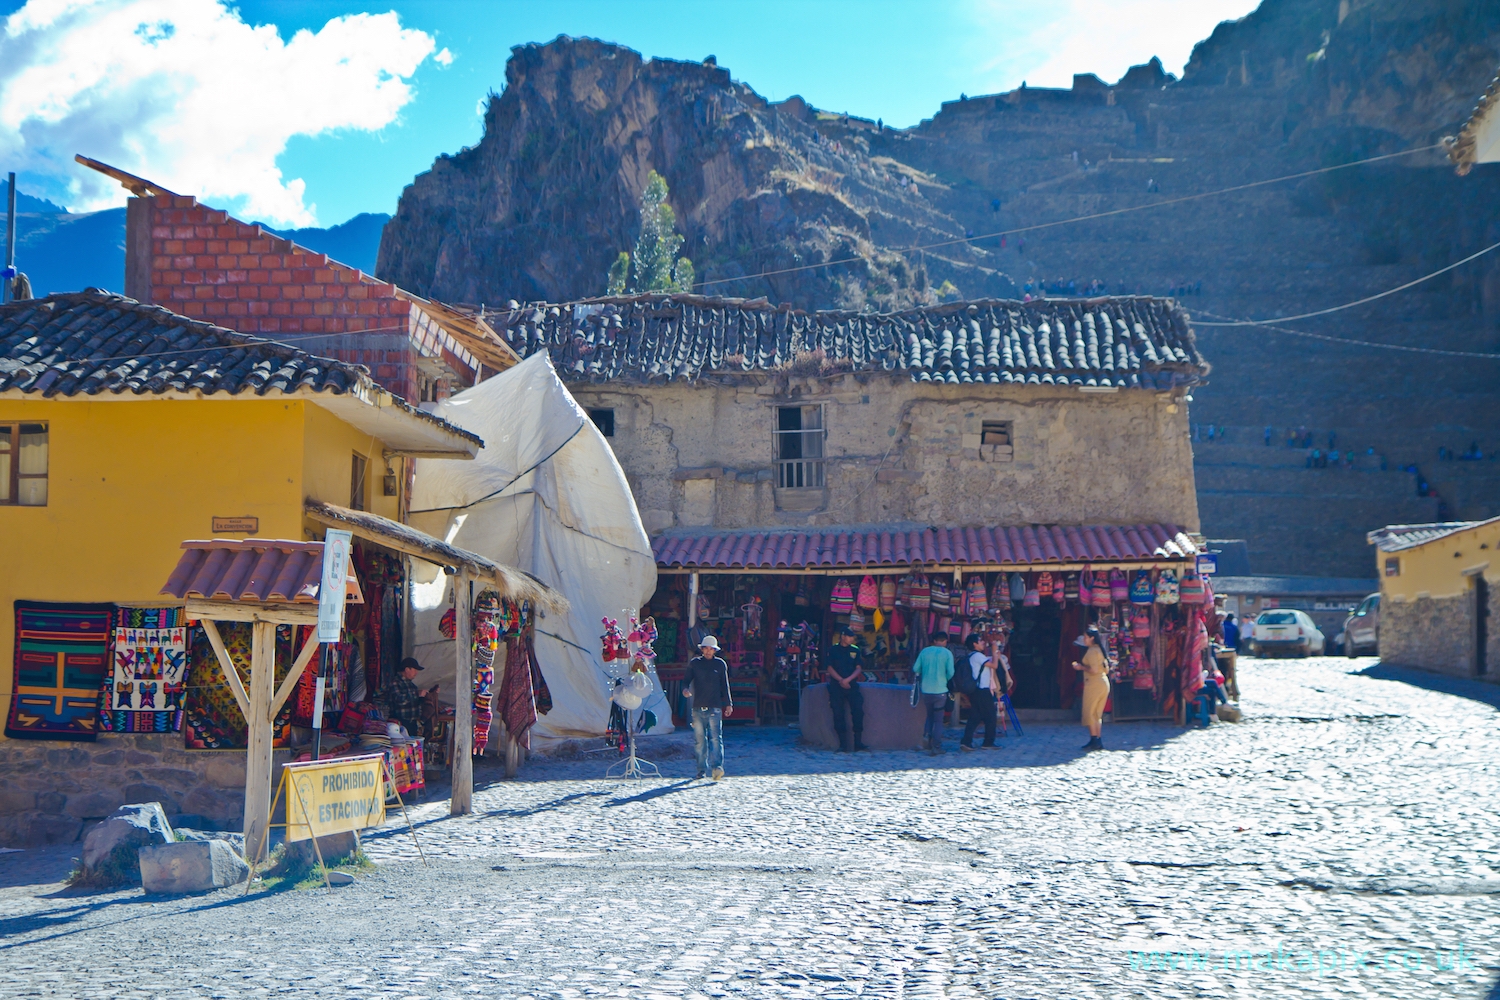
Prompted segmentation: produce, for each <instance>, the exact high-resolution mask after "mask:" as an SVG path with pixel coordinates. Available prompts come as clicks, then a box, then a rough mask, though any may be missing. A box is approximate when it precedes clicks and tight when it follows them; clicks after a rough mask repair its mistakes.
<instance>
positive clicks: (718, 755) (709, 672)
mask: <svg viewBox="0 0 1500 1000" xmlns="http://www.w3.org/2000/svg"><path fill="white" fill-rule="evenodd" d="M687 679H688V684H687V688H686V692H685V693H686V694H687V695H688V697H689V698H691V699H692V700H693V754H694V756H696V757H697V758H698V773H697V774H696V775H695V777H698V778H702V777H704V776H705V775H707V774H710V773H711V774H712V775H713V779H714V780H715V781H718V780H719V779H720V778H722V777H724V713H725V712H727V711H730V710H732V709H733V708H734V701H733V699H732V698H731V696H730V693H729V664H727V663H725V662H724V658H723V657H721V656H720V655H719V640H718V639H715V638H714V637H713V636H711V635H705V636H704V637H703V638H702V639H701V640H699V643H698V655H697V656H695V657H693V658H692V659H691V660H690V661H688V666H687Z"/></svg>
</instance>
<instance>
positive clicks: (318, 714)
mask: <svg viewBox="0 0 1500 1000" xmlns="http://www.w3.org/2000/svg"><path fill="white" fill-rule="evenodd" d="M353 544H354V534H353V532H349V531H339V530H338V529H336V528H329V529H328V530H327V531H326V532H324V534H323V579H322V582H321V583H319V585H318V642H319V643H320V644H321V645H322V654H323V655H322V656H321V657H320V658H319V660H318V687H317V694H316V695H315V696H314V697H313V716H312V724H313V745H312V759H313V760H317V759H318V758H319V756H321V754H322V752H323V689H324V686H325V685H326V684H327V683H328V660H329V656H330V655H331V653H332V648H331V647H332V645H333V644H334V643H336V642H338V641H339V639H340V638H341V636H342V634H343V629H344V599H345V596H346V592H347V587H346V586H345V583H344V581H345V578H346V577H348V575H349V547H350V546H351V545H353Z"/></svg>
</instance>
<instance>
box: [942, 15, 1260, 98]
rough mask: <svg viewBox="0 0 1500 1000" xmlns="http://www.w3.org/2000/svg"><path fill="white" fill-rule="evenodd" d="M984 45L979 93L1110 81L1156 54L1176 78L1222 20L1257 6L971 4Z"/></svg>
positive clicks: (976, 40) (978, 41) (976, 38)
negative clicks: (1076, 79)
mask: <svg viewBox="0 0 1500 1000" xmlns="http://www.w3.org/2000/svg"><path fill="white" fill-rule="evenodd" d="M972 2H973V4H974V7H973V9H974V13H975V20H976V22H977V26H978V28H979V30H978V31H977V32H976V33H975V36H974V37H973V38H971V40H970V43H971V45H976V44H977V45H982V46H984V47H985V48H986V49H987V51H988V54H987V56H986V57H985V58H984V59H983V66H982V69H983V72H982V76H983V78H984V80H985V82H986V83H987V84H988V86H987V87H986V90H994V91H1000V90H1010V89H1012V88H1014V87H1016V86H1018V85H1019V84H1020V83H1021V81H1022V80H1025V81H1026V83H1027V84H1028V85H1029V86H1033V87H1070V86H1072V84H1073V74H1074V73H1095V74H1097V75H1098V76H1099V78H1100V79H1101V80H1103V81H1104V82H1106V83H1114V82H1115V81H1116V80H1118V79H1119V78H1120V77H1122V76H1124V75H1125V71H1126V70H1127V69H1129V68H1130V67H1131V66H1134V65H1138V64H1140V63H1144V62H1146V61H1147V60H1149V59H1150V58H1151V57H1152V56H1160V57H1161V61H1162V66H1163V67H1165V69H1166V71H1167V72H1168V73H1175V74H1177V75H1178V76H1179V77H1180V76H1181V75H1182V68H1183V66H1184V65H1186V63H1187V60H1188V57H1189V56H1190V55H1191V54H1192V51H1193V46H1194V45H1195V44H1197V43H1198V42H1200V41H1202V40H1203V39H1205V38H1207V37H1208V36H1209V35H1210V34H1211V33H1212V32H1213V30H1214V28H1215V27H1216V26H1217V25H1218V24H1219V22H1221V21H1228V20H1233V19H1235V18H1239V17H1244V16H1245V15H1246V14H1248V13H1250V12H1251V11H1252V10H1254V9H1255V8H1256V7H1257V6H1259V0H1128V2H1120V0H1061V2H1058V3H1054V4H1049V5H1045V6H1043V5H1038V4H1035V3H1030V2H1026V0H972Z"/></svg>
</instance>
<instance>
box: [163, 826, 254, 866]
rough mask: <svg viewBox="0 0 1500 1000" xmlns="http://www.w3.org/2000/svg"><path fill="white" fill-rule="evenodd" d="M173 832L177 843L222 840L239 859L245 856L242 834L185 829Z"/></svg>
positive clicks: (243, 836)
mask: <svg viewBox="0 0 1500 1000" xmlns="http://www.w3.org/2000/svg"><path fill="white" fill-rule="evenodd" d="M173 832H174V833H175V834H177V839H178V840H179V841H185V840H191V841H207V840H222V841H223V842H224V843H226V844H228V845H229V846H230V847H232V848H234V849H235V852H236V853H237V854H239V856H240V857H242V858H243V857H244V856H245V835H244V834H243V833H233V832H231V831H228V830H192V829H189V828H187V827H177V828H176V829H175V830H173Z"/></svg>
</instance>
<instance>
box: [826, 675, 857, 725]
mask: <svg viewBox="0 0 1500 1000" xmlns="http://www.w3.org/2000/svg"><path fill="white" fill-rule="evenodd" d="M846 706H847V707H848V709H849V714H850V715H852V716H853V717H854V731H855V732H856V733H862V732H864V729H865V696H864V695H863V694H861V693H860V690H859V684H858V683H854V684H850V685H849V689H848V690H847V691H846V690H844V686H843V685H842V684H840V683H839V682H838V681H829V682H828V707H829V708H831V709H833V731H834V732H836V733H843V732H844V708H845V707H846Z"/></svg>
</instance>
